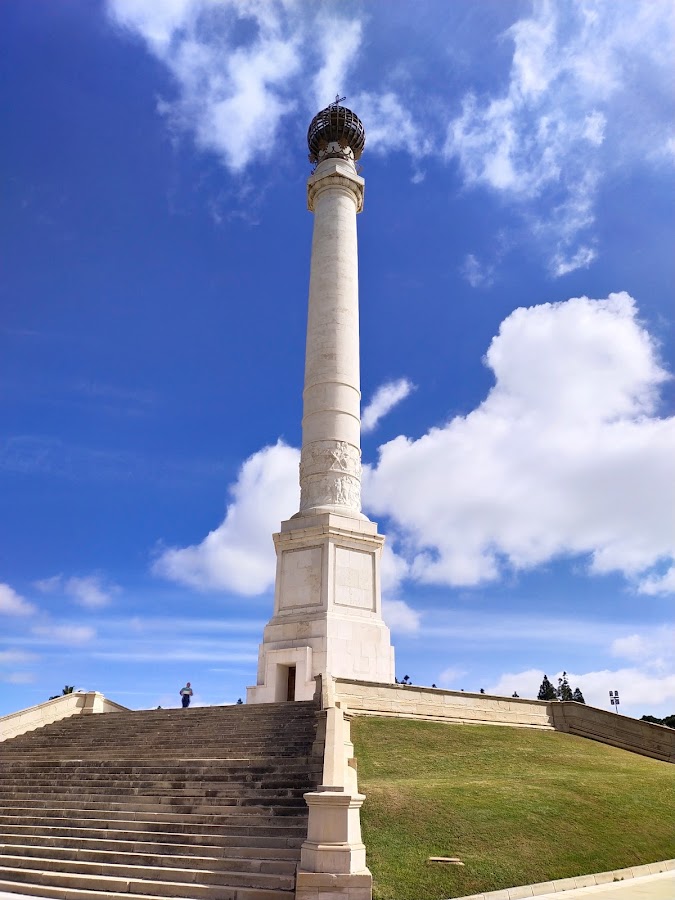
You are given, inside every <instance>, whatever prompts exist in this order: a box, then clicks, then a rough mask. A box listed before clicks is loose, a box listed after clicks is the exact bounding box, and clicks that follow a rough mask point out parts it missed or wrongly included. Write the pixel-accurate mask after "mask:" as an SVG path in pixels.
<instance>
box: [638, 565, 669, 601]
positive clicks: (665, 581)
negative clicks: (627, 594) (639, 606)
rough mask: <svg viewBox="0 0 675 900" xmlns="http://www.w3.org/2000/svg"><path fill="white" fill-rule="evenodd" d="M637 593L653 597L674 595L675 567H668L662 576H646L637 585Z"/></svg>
mask: <svg viewBox="0 0 675 900" xmlns="http://www.w3.org/2000/svg"><path fill="white" fill-rule="evenodd" d="M638 593H640V594H648V595H650V596H652V597H653V596H655V595H657V594H675V566H670V568H669V569H668V571H667V572H665V573H664V574H663V575H648V576H647V577H646V578H643V579H642V581H641V582H640V583H639V585H638Z"/></svg>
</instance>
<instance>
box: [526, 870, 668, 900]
mask: <svg viewBox="0 0 675 900" xmlns="http://www.w3.org/2000/svg"><path fill="white" fill-rule="evenodd" d="M576 897H588V898H589V900H675V872H659V874H658V875H643V876H642V877H641V878H629V879H627V880H626V881H614V882H612V884H596V885H594V886H593V887H585V888H573V889H572V890H571V891H562V892H560V891H559V892H557V893H555V894H540V895H539V897H538V898H537V900H553V898H555V900H572V898H576Z"/></svg>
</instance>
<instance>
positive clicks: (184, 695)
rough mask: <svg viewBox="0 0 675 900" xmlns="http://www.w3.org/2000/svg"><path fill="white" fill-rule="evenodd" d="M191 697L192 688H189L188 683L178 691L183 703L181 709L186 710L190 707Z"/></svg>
mask: <svg viewBox="0 0 675 900" xmlns="http://www.w3.org/2000/svg"><path fill="white" fill-rule="evenodd" d="M191 696H192V688H191V687H190V682H189V681H188V683H187V684H186V685H185V687H184V688H181V689H180V698H181V701H182V703H183V709H187V708H188V706H189V705H190V697H191Z"/></svg>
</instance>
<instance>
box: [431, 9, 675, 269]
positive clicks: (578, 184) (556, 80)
mask: <svg viewBox="0 0 675 900" xmlns="http://www.w3.org/2000/svg"><path fill="white" fill-rule="evenodd" d="M672 31H673V19H672V15H671V11H670V9H669V5H668V4H667V3H661V2H654V3H649V4H641V5H637V6H636V5H635V4H633V3H613V4H612V5H611V6H608V5H607V4H606V3H582V2H571V3H567V4H565V5H561V4H554V3H538V4H534V5H533V8H532V12H531V13H530V14H529V15H528V16H526V17H523V18H521V19H519V20H518V21H517V22H515V23H514V24H513V25H512V26H511V27H510V28H509V29H508V31H507V33H506V35H505V38H506V39H507V40H509V41H511V42H512V45H513V56H512V62H511V70H510V74H509V80H508V84H507V85H506V86H505V87H504V88H503V89H501V90H496V91H494V92H493V93H492V94H491V95H487V96H479V95H477V94H476V93H468V94H466V95H465V97H464V98H463V101H462V109H461V113H460V114H459V115H458V116H456V117H455V118H454V119H453V120H452V121H451V122H450V125H449V127H448V135H447V141H446V144H445V154H446V157H447V158H448V159H451V158H453V159H456V160H458V162H459V164H460V166H461V169H462V172H463V175H464V179H465V181H466V183H467V184H468V185H470V186H484V187H487V188H489V189H491V190H493V191H495V192H497V193H499V194H502V195H504V196H505V197H508V198H510V199H511V200H513V201H515V202H516V203H518V204H519V205H520V208H521V210H522V211H523V212H524V214H525V215H526V217H527V218H528V219H529V220H530V222H531V227H532V230H533V233H535V234H538V235H539V236H540V238H542V239H543V240H544V241H545V243H546V244H548V245H549V246H550V247H551V253H550V268H551V271H552V273H553V274H554V275H556V276H560V275H565V274H567V273H569V272H572V271H574V270H575V269H577V268H580V267H585V266H588V265H590V263H591V262H592V261H593V260H594V259H595V257H596V252H597V251H596V249H595V247H594V239H593V235H592V231H591V229H592V226H593V224H594V220H595V212H594V208H595V203H596V198H597V193H598V188H599V184H600V182H601V180H602V178H603V175H604V174H605V172H606V171H607V170H611V169H612V168H613V167H615V166H616V165H617V164H618V163H619V162H624V161H625V159H626V156H629V157H630V158H631V159H632V160H633V161H634V162H637V163H638V164H641V162H642V159H644V157H645V155H648V154H647V153H646V151H648V150H650V146H651V145H652V144H653V141H654V135H655V134H658V133H659V131H660V132H661V133H662V143H663V144H664V145H665V142H666V133H665V129H666V128H667V127H668V117H667V116H666V115H664V109H665V106H664V107H662V108H661V107H659V104H658V103H654V104H643V103H640V102H639V101H638V102H635V104H634V108H633V110H632V115H631V116H630V117H626V116H625V115H624V110H625V109H626V108H627V106H628V105H631V101H635V99H636V98H634V97H632V96H631V95H632V91H633V90H634V86H635V85H637V84H640V83H641V84H643V85H647V84H650V83H652V81H654V80H657V81H658V80H659V79H661V80H662V79H664V78H665V79H666V80H667V78H668V74H667V66H668V62H667V54H666V53H665V52H664V48H665V47H666V46H667V45H668V43H669V41H668V39H667V38H666V37H665V35H668V34H672ZM655 96H658V92H657V93H656V94H655ZM608 139H610V140H611V151H608V150H606V149H605V147H606V144H607V143H608ZM617 150H618V152H617ZM542 208H545V209H546V213H545V214H543V213H542V212H541V210H542Z"/></svg>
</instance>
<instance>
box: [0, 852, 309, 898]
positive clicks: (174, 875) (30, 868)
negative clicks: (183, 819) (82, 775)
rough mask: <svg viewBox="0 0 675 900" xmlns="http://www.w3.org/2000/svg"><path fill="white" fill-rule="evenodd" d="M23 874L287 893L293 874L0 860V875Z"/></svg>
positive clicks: (48, 859) (76, 861)
mask: <svg viewBox="0 0 675 900" xmlns="http://www.w3.org/2000/svg"><path fill="white" fill-rule="evenodd" d="M19 869H21V870H25V871H26V872H35V871H38V872H40V873H41V875H42V876H43V877H45V876H46V874H47V873H48V874H49V875H50V876H51V875H54V876H56V877H60V876H62V875H73V876H84V877H86V878H89V877H92V876H94V877H101V878H113V879H118V878H119V879H134V880H142V881H146V882H152V883H159V882H162V883H164V882H169V883H177V884H190V885H192V884H195V885H200V886H202V885H203V886H218V885H223V886H225V887H263V888H275V889H283V890H290V889H291V888H292V887H293V881H294V875H293V873H291V874H288V873H284V874H280V873H273V872H271V873H270V872H250V871H233V870H231V869H225V868H224V869H218V870H216V871H214V870H211V869H195V868H178V867H177V866H172V865H154V866H153V865H150V866H146V865H140V866H134V865H126V864H123V863H116V862H100V861H89V860H79V859H55V858H53V857H39V856H9V855H6V856H0V872H2V873H6V872H7V871H16V870H19Z"/></svg>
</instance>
